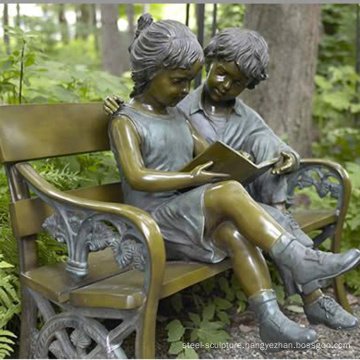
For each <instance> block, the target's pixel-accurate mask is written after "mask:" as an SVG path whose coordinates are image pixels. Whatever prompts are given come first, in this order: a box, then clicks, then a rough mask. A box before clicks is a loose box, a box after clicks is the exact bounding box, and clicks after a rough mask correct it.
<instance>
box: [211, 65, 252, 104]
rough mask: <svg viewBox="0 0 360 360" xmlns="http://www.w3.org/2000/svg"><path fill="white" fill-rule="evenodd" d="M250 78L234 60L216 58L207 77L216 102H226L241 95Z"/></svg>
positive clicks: (212, 98) (212, 96) (212, 97)
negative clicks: (227, 60)
mask: <svg viewBox="0 0 360 360" xmlns="http://www.w3.org/2000/svg"><path fill="white" fill-rule="evenodd" d="M249 83H250V80H249V79H247V78H246V77H245V75H244V74H243V73H242V72H241V71H240V70H239V68H238V67H237V65H236V64H235V62H234V61H232V62H226V61H219V60H214V61H213V62H212V64H211V66H210V71H209V73H208V75H207V78H206V83H205V86H206V89H207V91H208V94H209V95H210V98H211V100H212V101H214V102H226V101H229V100H233V99H234V98H236V97H237V96H238V95H240V94H241V93H242V92H243V91H244V90H245V89H246V87H247V86H248V85H249Z"/></svg>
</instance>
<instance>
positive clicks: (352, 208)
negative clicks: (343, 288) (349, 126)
mask: <svg viewBox="0 0 360 360" xmlns="http://www.w3.org/2000/svg"><path fill="white" fill-rule="evenodd" d="M346 169H347V170H348V172H349V176H350V179H351V183H352V194H351V201H350V204H349V209H348V212H347V215H346V219H345V225H344V232H343V237H342V247H341V248H342V250H348V249H351V248H358V247H359V236H360V215H359V209H360V164H355V163H347V164H346ZM345 283H346V284H347V285H348V286H349V287H350V288H351V289H352V290H353V291H354V293H355V295H360V269H359V268H357V269H355V270H353V271H351V272H349V273H347V274H346V275H345Z"/></svg>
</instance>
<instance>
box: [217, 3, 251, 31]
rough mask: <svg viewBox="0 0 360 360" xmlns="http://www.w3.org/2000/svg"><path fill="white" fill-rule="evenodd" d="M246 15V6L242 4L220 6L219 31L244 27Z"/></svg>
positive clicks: (222, 4)
mask: <svg viewBox="0 0 360 360" xmlns="http://www.w3.org/2000/svg"><path fill="white" fill-rule="evenodd" d="M244 14H245V5H244V4H240V3H233V4H230V3H228V4H226V3H221V4H218V19H217V30H218V31H220V30H223V29H226V28H229V27H242V26H243V21H244Z"/></svg>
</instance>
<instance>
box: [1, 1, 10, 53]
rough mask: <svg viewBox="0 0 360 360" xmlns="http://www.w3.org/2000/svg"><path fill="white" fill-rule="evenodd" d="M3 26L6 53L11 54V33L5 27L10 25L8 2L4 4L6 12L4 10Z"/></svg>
mask: <svg viewBox="0 0 360 360" xmlns="http://www.w3.org/2000/svg"><path fill="white" fill-rule="evenodd" d="M3 19H4V21H3V26H4V44H5V48H6V54H7V55H10V53H11V50H10V38H9V34H8V31H7V30H6V29H5V26H8V25H9V9H8V4H4V12H3Z"/></svg>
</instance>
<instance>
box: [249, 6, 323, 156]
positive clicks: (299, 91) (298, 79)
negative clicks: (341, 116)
mask: <svg viewBox="0 0 360 360" xmlns="http://www.w3.org/2000/svg"><path fill="white" fill-rule="evenodd" d="M320 15H321V8H320V5H313V4H311V5H304V4H302V5H301V4H300V5H299V4H281V5H253V4H252V5H247V6H246V11H245V27H246V28H248V29H253V30H256V31H258V32H259V33H260V34H262V35H263V36H264V38H265V39H266V41H267V42H268V44H269V52H270V65H269V79H268V80H266V81H264V82H262V83H261V84H260V85H258V87H256V88H255V90H253V91H247V92H246V94H244V100H245V102H246V103H247V104H248V105H250V106H251V107H252V108H254V110H256V111H257V112H258V113H259V114H260V115H261V116H262V117H263V118H264V120H265V121H266V122H267V123H268V124H269V126H270V127H271V128H272V129H273V130H274V131H275V133H277V134H278V135H279V136H284V137H285V138H286V139H287V141H288V143H289V144H290V145H291V146H292V147H293V148H294V149H295V150H297V151H298V152H299V153H300V155H301V156H304V157H305V156H311V130H312V97H313V90H314V75H315V71H316V59H317V50H318V45H319V41H320V19H321V17H320Z"/></svg>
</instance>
